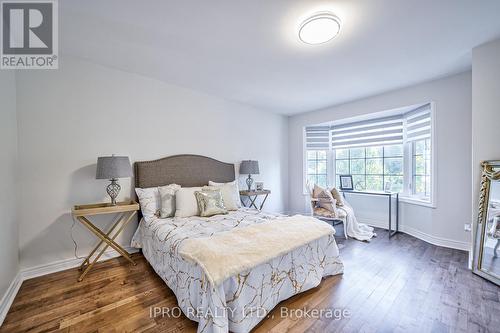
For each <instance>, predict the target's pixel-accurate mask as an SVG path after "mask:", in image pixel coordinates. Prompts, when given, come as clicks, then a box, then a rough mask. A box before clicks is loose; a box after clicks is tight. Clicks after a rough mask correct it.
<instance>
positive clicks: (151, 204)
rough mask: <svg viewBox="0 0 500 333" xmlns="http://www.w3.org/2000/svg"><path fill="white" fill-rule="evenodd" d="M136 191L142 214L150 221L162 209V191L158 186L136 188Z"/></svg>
mask: <svg viewBox="0 0 500 333" xmlns="http://www.w3.org/2000/svg"><path fill="white" fill-rule="evenodd" d="M135 193H137V197H138V198H139V204H140V205H141V211H142V216H143V217H144V219H145V220H146V221H150V220H151V219H152V218H154V216H155V215H156V214H157V213H158V211H159V210H160V207H161V206H160V191H158V187H148V188H136V189H135Z"/></svg>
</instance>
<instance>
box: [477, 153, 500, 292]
mask: <svg viewBox="0 0 500 333" xmlns="http://www.w3.org/2000/svg"><path fill="white" fill-rule="evenodd" d="M481 165H482V167H483V173H482V176H481V189H480V192H479V212H478V220H477V223H476V234H475V240H474V261H473V267H472V271H473V272H474V273H476V274H478V275H480V276H482V277H484V278H485V279H488V280H490V281H491V282H493V283H495V284H497V285H500V161H485V162H482V163H481Z"/></svg>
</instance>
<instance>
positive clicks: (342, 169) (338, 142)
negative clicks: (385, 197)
mask: <svg viewBox="0 0 500 333" xmlns="http://www.w3.org/2000/svg"><path fill="white" fill-rule="evenodd" d="M432 139H433V138H432V113H431V104H430V103H429V104H425V105H421V106H419V107H416V108H414V109H413V110H410V111H408V110H406V112H404V113H400V114H395V115H392V116H389V117H387V116H386V117H378V118H371V119H367V120H363V121H356V122H346V121H343V122H342V123H337V124H336V123H333V125H329V126H324V125H322V126H310V127H306V129H305V163H304V164H305V172H304V176H305V177H304V178H305V181H307V182H308V183H310V184H314V183H315V184H318V185H319V186H322V187H328V186H337V187H339V186H340V177H339V176H340V175H352V178H353V185H354V189H355V190H360V191H386V190H389V191H393V192H399V193H400V195H401V197H402V198H403V200H404V199H405V198H408V199H409V200H415V201H418V202H424V203H428V204H430V203H431V202H432V197H433V193H432V188H433V186H432V185H433V173H432V168H433V160H432Z"/></svg>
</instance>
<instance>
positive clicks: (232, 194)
mask: <svg viewBox="0 0 500 333" xmlns="http://www.w3.org/2000/svg"><path fill="white" fill-rule="evenodd" d="M208 185H209V186H211V187H216V188H219V189H220V191H221V193H222V200H224V206H226V209H227V210H238V208H241V202H240V190H239V188H238V183H237V182H236V180H235V181H232V182H229V183H216V182H213V181H209V182H208Z"/></svg>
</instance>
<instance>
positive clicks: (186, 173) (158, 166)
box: [134, 155, 235, 188]
mask: <svg viewBox="0 0 500 333" xmlns="http://www.w3.org/2000/svg"><path fill="white" fill-rule="evenodd" d="M134 176H135V187H140V188H146V187H154V186H163V185H168V184H174V183H175V184H178V185H181V186H183V187H195V186H204V185H208V181H209V180H211V181H214V182H220V183H226V182H231V181H233V180H235V169H234V164H232V163H224V162H221V161H217V160H215V159H213V158H210V157H206V156H200V155H174V156H169V157H165V158H162V159H159V160H154V161H143V162H135V163H134Z"/></svg>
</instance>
